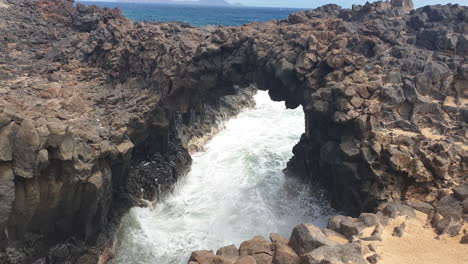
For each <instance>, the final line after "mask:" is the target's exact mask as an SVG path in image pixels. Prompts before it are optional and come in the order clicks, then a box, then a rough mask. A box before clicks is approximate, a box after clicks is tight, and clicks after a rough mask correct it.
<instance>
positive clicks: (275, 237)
mask: <svg viewBox="0 0 468 264" xmlns="http://www.w3.org/2000/svg"><path fill="white" fill-rule="evenodd" d="M270 240H271V242H273V243H276V244H288V243H289V240H288V239H287V238H285V237H283V236H282V235H280V234H278V233H271V234H270Z"/></svg>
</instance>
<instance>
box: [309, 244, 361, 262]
mask: <svg viewBox="0 0 468 264" xmlns="http://www.w3.org/2000/svg"><path fill="white" fill-rule="evenodd" d="M301 261H302V262H301V263H303V264H320V263H336V264H345V263H355V264H366V263H367V262H366V260H365V259H364V258H363V257H362V255H361V246H359V245H357V244H353V243H351V244H346V245H339V246H323V247H320V248H317V249H315V250H314V251H312V252H309V253H307V254H305V255H303V256H301Z"/></svg>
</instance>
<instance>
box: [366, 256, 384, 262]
mask: <svg viewBox="0 0 468 264" xmlns="http://www.w3.org/2000/svg"><path fill="white" fill-rule="evenodd" d="M366 259H367V261H369V263H371V264H377V263H379V261H380V260H381V259H382V257H381V256H380V255H378V254H374V255H372V256H369V257H367V258H366Z"/></svg>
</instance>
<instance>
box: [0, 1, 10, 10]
mask: <svg viewBox="0 0 468 264" xmlns="http://www.w3.org/2000/svg"><path fill="white" fill-rule="evenodd" d="M8 7H10V6H9V5H8V4H7V3H6V2H5V0H0V8H8Z"/></svg>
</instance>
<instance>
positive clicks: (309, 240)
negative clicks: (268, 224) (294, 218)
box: [288, 224, 339, 256]
mask: <svg viewBox="0 0 468 264" xmlns="http://www.w3.org/2000/svg"><path fill="white" fill-rule="evenodd" d="M288 245H289V246H290V247H291V248H292V249H293V250H294V251H295V252H296V253H297V255H299V256H301V255H303V254H305V253H307V252H310V251H312V250H314V249H316V248H318V247H321V246H336V245H339V243H337V242H335V241H333V240H330V239H328V238H327V236H326V235H325V234H324V233H323V232H322V230H321V229H320V228H318V227H316V226H315V225H311V224H308V225H305V224H300V225H297V226H295V227H294V229H293V231H292V234H291V238H289V244H288Z"/></svg>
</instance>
